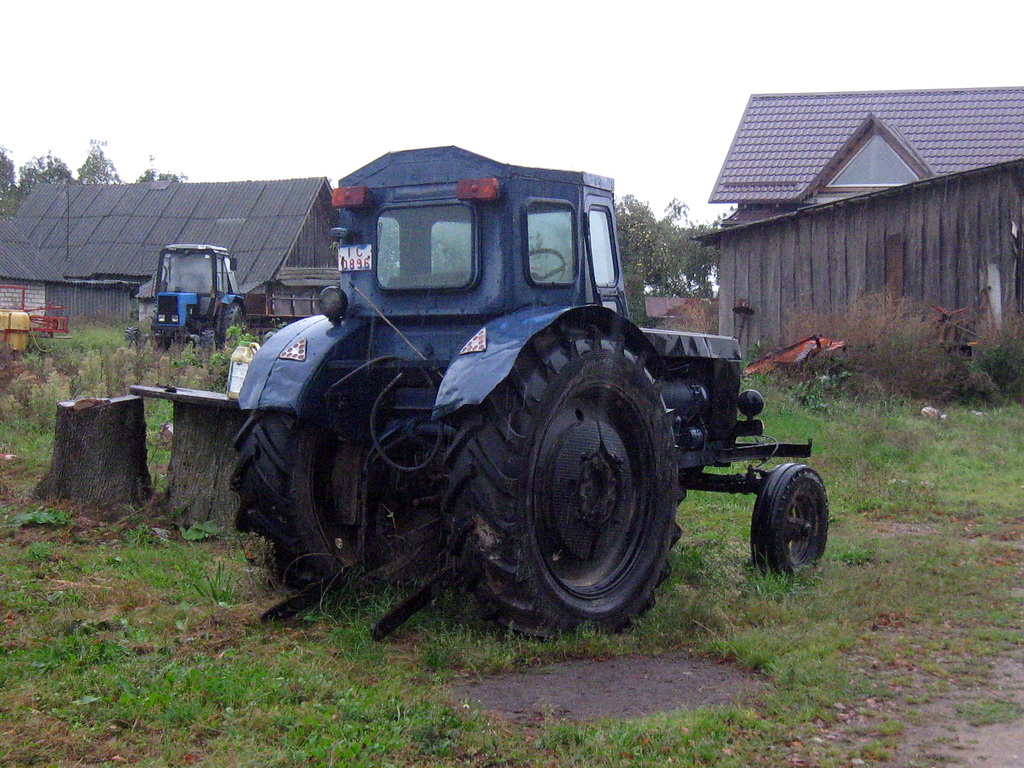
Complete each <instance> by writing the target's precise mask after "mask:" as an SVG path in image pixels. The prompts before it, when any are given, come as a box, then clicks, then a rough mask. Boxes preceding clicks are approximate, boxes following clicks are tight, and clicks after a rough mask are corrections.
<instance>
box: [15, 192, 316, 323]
mask: <svg viewBox="0 0 1024 768" xmlns="http://www.w3.org/2000/svg"><path fill="white" fill-rule="evenodd" d="M333 217H334V212H333V209H332V208H331V192H330V187H329V185H328V183H327V180H326V179H325V178H310V179H285V180H280V181H236V182H210V183H186V182H168V181H157V182H143V183H136V184H112V185H74V184H72V185H57V184H41V185H38V186H37V187H35V188H33V190H32V192H31V194H30V195H29V197H28V199H27V200H25V202H24V203H23V204H22V205H21V208H20V209H19V211H18V214H17V216H16V217H15V219H14V225H15V226H16V227H17V230H18V232H20V233H21V235H22V237H23V239H24V240H25V241H26V242H27V243H29V244H30V245H31V247H32V248H33V249H35V251H36V252H37V253H38V254H39V255H40V256H41V257H42V259H43V260H44V262H45V263H46V264H47V265H48V267H49V269H50V270H51V272H55V273H57V275H58V276H59V282H51V283H47V286H46V300H47V302H48V303H49V304H53V305H60V306H64V307H65V308H66V309H65V312H66V313H67V314H68V315H69V316H70V317H71V318H72V319H73V320H74V319H78V318H83V317H116V318H122V319H127V318H129V317H131V316H133V315H135V313H136V312H137V309H138V305H137V300H136V294H137V292H138V291H139V289H140V287H142V286H143V285H144V284H145V283H146V282H147V281H149V280H150V279H151V278H152V276H153V272H154V271H155V269H156V262H157V257H158V255H159V252H160V249H161V248H162V247H164V246H165V245H168V244H170V243H209V244H211V245H219V246H222V247H224V248H227V249H228V251H229V252H230V253H231V254H232V255H233V256H235V257H236V258H237V259H238V271H237V274H238V278H239V282H240V288H241V290H242V291H243V292H246V293H249V292H253V291H256V290H258V289H259V288H260V286H263V285H266V284H267V283H269V282H272V281H274V280H275V278H276V276H277V275H278V274H279V273H280V271H281V270H282V269H287V268H290V267H329V266H332V265H334V264H335V258H334V254H333V250H332V243H331V240H330V236H329V231H330V228H331V226H332V222H333Z"/></svg>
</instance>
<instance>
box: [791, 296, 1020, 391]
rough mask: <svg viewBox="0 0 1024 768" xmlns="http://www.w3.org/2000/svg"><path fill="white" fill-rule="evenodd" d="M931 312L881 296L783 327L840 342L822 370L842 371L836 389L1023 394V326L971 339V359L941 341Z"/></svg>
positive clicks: (795, 335) (1015, 323) (1014, 322)
mask: <svg viewBox="0 0 1024 768" xmlns="http://www.w3.org/2000/svg"><path fill="white" fill-rule="evenodd" d="M941 330H942V329H941V326H939V324H938V323H937V316H936V314H935V311H934V310H933V309H932V308H930V307H925V306H921V305H918V304H915V303H913V302H911V301H909V300H907V299H903V298H894V297H892V296H889V295H887V294H875V295H870V296H865V297H863V298H861V299H859V300H856V301H854V302H851V304H850V306H849V307H848V308H847V310H846V311H844V312H837V313H832V314H812V313H806V314H802V315H799V316H797V317H794V318H793V319H792V320H791V322H790V323H789V325H788V326H787V336H786V338H789V339H799V338H803V337H806V336H810V335H812V334H821V335H823V336H827V337H829V338H833V339H841V340H843V341H845V342H846V343H847V349H846V350H845V352H844V353H839V355H837V356H834V357H832V358H831V359H830V360H829V361H828V362H823V361H821V360H816V361H815V362H814V363H813V364H812V365H810V366H807V367H806V370H804V371H803V373H802V375H803V376H804V377H809V376H812V375H815V374H816V373H817V372H818V371H819V369H821V368H822V367H825V368H826V369H827V373H828V375H829V376H832V377H833V378H834V377H835V376H836V374H837V373H840V374H842V382H843V384H842V387H843V390H844V391H845V392H847V393H849V394H852V395H854V396H856V397H859V398H877V397H879V396H882V397H891V396H898V397H909V398H914V399H919V400H933V401H936V402H944V401H949V400H957V401H961V402H976V401H993V400H998V399H1000V398H1001V397H1019V396H1020V395H1021V394H1022V392H1024V326H1022V324H1021V322H1020V320H1019V318H1011V320H1010V321H1009V322H1007V323H1006V324H1005V325H1004V327H1003V328H1002V329H1001V330H998V331H991V330H989V331H985V332H983V333H980V334H977V335H976V336H975V340H976V343H974V344H972V345H971V349H973V350H974V353H973V356H965V355H964V354H962V345H961V344H959V343H955V342H953V341H951V340H943V339H942V335H941Z"/></svg>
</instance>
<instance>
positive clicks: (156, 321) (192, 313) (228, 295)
mask: <svg viewBox="0 0 1024 768" xmlns="http://www.w3.org/2000/svg"><path fill="white" fill-rule="evenodd" d="M235 266H236V265H235V259H234V257H232V256H230V255H229V254H228V252H227V251H226V250H225V249H224V248H220V247H218V246H215V245H201V244H195V245H187V244H177V245H168V246H167V247H166V248H163V249H161V251H160V260H159V262H158V263H157V271H156V314H155V315H154V317H153V325H152V329H153V340H154V341H156V343H157V344H159V345H160V346H162V347H165V348H166V347H169V346H170V345H171V344H172V343H175V342H177V343H184V342H188V341H191V342H193V343H195V344H203V345H205V346H217V347H221V346H223V345H224V341H225V339H226V337H227V329H228V328H230V327H231V326H232V325H242V324H243V323H244V322H245V309H244V302H243V300H242V296H241V294H240V293H239V292H238V285H237V283H236V281H235Z"/></svg>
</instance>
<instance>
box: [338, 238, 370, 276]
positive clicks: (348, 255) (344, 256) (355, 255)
mask: <svg viewBox="0 0 1024 768" xmlns="http://www.w3.org/2000/svg"><path fill="white" fill-rule="evenodd" d="M338 269H340V270H341V271H342V272H355V271H359V270H363V269H373V247H372V246H371V245H370V244H369V243H367V244H366V245H342V246H339V247H338Z"/></svg>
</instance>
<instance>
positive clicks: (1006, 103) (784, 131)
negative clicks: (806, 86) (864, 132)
mask: <svg viewBox="0 0 1024 768" xmlns="http://www.w3.org/2000/svg"><path fill="white" fill-rule="evenodd" d="M872 117H874V118H875V119H877V120H880V121H882V123H883V124H884V125H885V126H886V127H887V128H889V129H890V130H891V131H893V132H894V133H895V134H897V135H898V136H899V137H900V138H901V139H902V140H903V141H904V142H906V144H907V146H908V148H909V149H910V150H911V151H913V152H914V153H915V154H916V155H917V157H919V158H920V159H921V160H923V161H924V162H925V163H926V164H927V166H928V167H929V169H930V170H931V171H932V173H933V174H936V175H942V174H947V173H956V172H957V171H965V170H969V169H971V168H980V167H982V166H985V165H992V164H994V163H1000V162H1003V161H1005V160H1014V159H1016V158H1019V157H1024V88H980V89H959V90H934V91H874V92H864V93H803V94H763V95H754V96H751V97H750V101H749V102H748V103H747V109H746V111H745V112H744V114H743V117H742V119H741V120H740V125H739V128H738V129H737V131H736V136H735V137H734V138H733V142H732V147H731V148H730V149H729V154H728V155H727V156H726V159H725V163H724V165H723V166H722V170H721V172H720V174H719V177H718V181H717V183H716V184H715V188H714V191H713V192H712V194H711V199H710V202H712V203H757V202H792V201H795V200H800V199H802V198H803V197H804V196H806V195H807V193H808V192H809V191H810V189H809V187H810V185H811V184H812V182H813V181H814V180H815V179H816V178H817V176H818V174H819V173H821V171H822V170H823V169H824V168H825V166H826V165H827V164H828V163H829V162H830V161H832V160H833V159H834V158H835V157H836V154H837V153H838V152H839V151H840V150H841V149H843V147H844V146H845V145H846V144H847V142H848V141H849V140H850V138H851V136H852V135H853V134H854V132H856V131H857V130H858V129H860V128H862V127H863V126H864V124H865V121H866V120H868V119H869V118H872Z"/></svg>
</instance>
